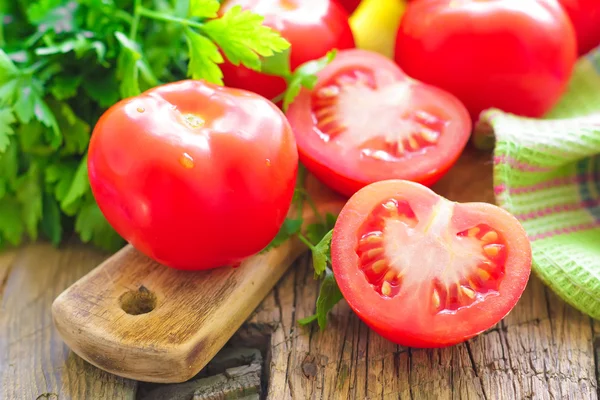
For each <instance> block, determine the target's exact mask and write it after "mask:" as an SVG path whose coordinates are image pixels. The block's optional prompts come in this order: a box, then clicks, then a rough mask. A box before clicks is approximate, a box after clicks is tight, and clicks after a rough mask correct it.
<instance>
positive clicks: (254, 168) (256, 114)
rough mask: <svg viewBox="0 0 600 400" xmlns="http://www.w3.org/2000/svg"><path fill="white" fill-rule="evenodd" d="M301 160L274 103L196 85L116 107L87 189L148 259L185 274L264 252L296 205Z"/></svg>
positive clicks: (97, 147)
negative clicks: (187, 271)
mask: <svg viewBox="0 0 600 400" xmlns="http://www.w3.org/2000/svg"><path fill="white" fill-rule="evenodd" d="M193 116H196V117H199V118H201V119H202V120H195V119H193V118H194V117H193ZM186 118H188V119H186ZM186 121H191V122H186ZM297 162H298V156H297V149H296V144H295V140H294V136H293V134H292V131H291V128H290V126H289V124H288V122H287V120H286V119H285V117H284V115H283V114H282V113H281V111H280V110H279V109H278V108H277V107H276V106H275V105H274V104H273V103H271V102H269V101H267V100H265V99H264V98H262V97H260V96H258V95H256V94H253V93H249V92H246V91H242V90H237V89H230V88H225V87H220V86H216V85H212V84H208V83H205V82H203V81H193V80H186V81H180V82H175V83H170V84H166V85H163V86H159V87H156V88H154V89H151V90H148V91H146V92H144V93H142V94H141V95H140V96H137V97H134V98H130V99H125V100H122V101H120V102H119V103H117V104H116V105H114V106H113V107H111V108H110V109H109V110H108V111H106V113H105V114H103V115H102V117H101V118H100V120H99V121H98V123H97V125H96V126H95V128H94V131H93V134H92V138H91V142H90V146H89V153H88V171H89V178H90V184H91V188H92V191H93V194H94V197H95V198H96V200H97V203H98V205H99V207H100V209H101V211H102V212H103V214H104V215H105V217H106V218H107V220H108V221H109V223H110V224H111V225H112V226H113V227H114V229H115V230H116V231H117V232H118V233H119V234H120V235H121V236H123V237H124V238H125V239H126V240H127V241H129V242H130V243H131V244H132V245H133V246H134V247H135V248H137V249H138V250H139V251H141V252H142V253H144V254H146V255H148V256H149V257H151V258H153V259H154V260H156V261H158V262H159V263H162V264H164V265H167V266H169V267H173V268H176V269H185V270H201V269H210V268H216V267H220V266H225V265H232V264H235V263H238V262H240V261H242V260H243V259H244V258H246V257H248V256H251V255H253V254H255V253H257V252H259V251H260V250H262V249H263V248H264V247H265V246H266V245H267V244H268V243H269V242H270V241H271V240H272V239H273V237H274V236H275V235H276V234H277V232H278V230H279V228H280V226H281V224H282V223H283V221H284V219H285V217H286V214H287V212H288V209H289V207H290V203H291V198H292V195H293V192H294V185H295V179H296V174H297V168H298V166H297Z"/></svg>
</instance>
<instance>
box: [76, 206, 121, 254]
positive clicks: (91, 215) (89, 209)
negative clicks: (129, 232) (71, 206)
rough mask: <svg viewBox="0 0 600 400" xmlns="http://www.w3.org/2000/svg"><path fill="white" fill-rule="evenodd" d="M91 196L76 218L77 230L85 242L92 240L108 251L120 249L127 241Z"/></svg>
mask: <svg viewBox="0 0 600 400" xmlns="http://www.w3.org/2000/svg"><path fill="white" fill-rule="evenodd" d="M89 197H90V198H89V199H88V201H87V202H86V203H85V204H84V205H83V206H82V208H81V210H80V211H79V213H78V214H77V217H76V218H75V231H76V232H77V233H79V236H80V237H81V240H82V241H83V242H84V243H88V242H92V243H93V244H95V245H96V246H98V247H100V248H102V249H104V250H108V251H115V250H118V249H119V248H120V247H122V246H123V244H124V243H125V242H124V240H123V239H122V238H121V237H120V236H119V235H118V234H117V233H116V232H115V231H114V230H113V228H112V227H111V226H110V224H109V223H108V221H106V219H105V218H104V215H102V212H101V211H100V208H98V205H97V204H96V203H95V202H94V201H93V198H91V195H90V196H89Z"/></svg>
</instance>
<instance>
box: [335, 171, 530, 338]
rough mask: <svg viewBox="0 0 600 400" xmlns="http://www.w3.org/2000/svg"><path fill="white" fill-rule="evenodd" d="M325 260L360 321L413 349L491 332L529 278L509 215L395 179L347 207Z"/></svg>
mask: <svg viewBox="0 0 600 400" xmlns="http://www.w3.org/2000/svg"><path fill="white" fill-rule="evenodd" d="M331 258H332V266H333V272H334V275H335V279H336V281H337V283H338V285H339V287H340V290H341V292H342V294H343V295H344V298H345V299H346V300H347V301H348V304H349V305H350V307H351V308H352V309H353V310H354V311H355V312H356V313H357V315H358V316H359V317H360V318H361V319H362V320H363V321H364V322H365V323H366V324H367V325H369V326H370V327H371V328H372V329H373V330H374V331H376V332H377V333H379V334H380V335H382V336H383V337H385V338H387V339H389V340H391V341H393V342H395V343H398V344H401V345H405V346H413V347H442V346H448V345H453V344H456V343H459V342H462V341H464V340H467V339H469V338H471V337H473V336H475V335H477V334H478V333H480V332H482V331H484V330H486V329H488V328H490V327H491V326H493V325H494V324H496V323H497V322H498V321H500V320H501V319H502V318H503V317H504V316H505V315H506V314H507V313H508V312H509V311H510V310H511V309H512V308H513V307H514V305H515V304H516V302H517V300H518V299H519V298H520V296H521V294H522V293H523V290H524V289H525V286H526V284H527V281H528V278H529V275H530V271H531V247H530V244H529V241H528V239H527V236H526V233H525V231H524V230H523V228H522V227H521V225H520V224H519V222H518V221H517V220H516V219H515V218H514V217H513V216H512V215H510V214H509V213H508V212H506V211H504V210H503V209H501V208H499V207H497V206H494V205H491V204H487V203H464V204H461V203H455V202H451V201H449V200H447V199H445V198H443V197H441V196H439V195H437V194H435V193H434V192H433V191H431V190H430V189H428V188H426V187H424V186H422V185H419V184H416V183H412V182H408V181H401V180H388V181H381V182H377V183H374V184H372V185H369V186H367V187H365V188H363V189H361V190H360V191H358V192H357V193H356V194H355V195H354V196H353V197H352V198H351V199H350V200H349V201H348V203H347V204H346V206H345V207H344V209H343V210H342V212H341V214H340V216H339V218H338V221H337V223H336V226H335V228H334V234H333V240H332V244H331Z"/></svg>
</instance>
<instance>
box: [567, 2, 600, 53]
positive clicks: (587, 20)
mask: <svg viewBox="0 0 600 400" xmlns="http://www.w3.org/2000/svg"><path fill="white" fill-rule="evenodd" d="M559 1H560V4H561V5H562V6H563V8H564V9H565V11H566V12H567V14H568V15H569V18H570V19H571V22H572V23H573V27H574V28H575V33H576V35H577V49H578V53H579V55H583V54H587V53H588V52H589V51H590V50H592V49H594V48H595V47H597V46H599V45H600V2H598V1H597V0H559Z"/></svg>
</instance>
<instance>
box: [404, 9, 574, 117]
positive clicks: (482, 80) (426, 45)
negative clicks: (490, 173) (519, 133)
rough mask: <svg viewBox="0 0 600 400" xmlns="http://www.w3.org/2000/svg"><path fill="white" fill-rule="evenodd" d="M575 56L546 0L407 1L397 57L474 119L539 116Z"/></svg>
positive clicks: (566, 27)
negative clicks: (495, 114)
mask: <svg viewBox="0 0 600 400" xmlns="http://www.w3.org/2000/svg"><path fill="white" fill-rule="evenodd" d="M576 57H577V52H576V40H575V33H574V30H573V26H572V24H571V23H570V22H569V20H568V17H567V15H566V14H565V12H564V11H563V10H562V8H561V7H560V5H559V4H558V3H556V2H554V1H550V0H532V1H526V2H516V1H513V2H511V1H477V0H465V1H460V2H456V1H452V0H420V1H414V2H411V3H410V4H409V5H408V7H407V9H406V13H405V14H404V17H403V19H402V22H401V24H400V28H399V30H398V35H397V39H396V55H395V59H396V62H397V63H398V65H400V67H401V68H402V69H404V71H406V73H407V74H409V75H410V76H412V77H414V78H416V79H419V80H421V81H424V82H427V83H430V84H432V85H435V86H438V87H441V88H442V89H445V90H448V91H449V92H450V93H452V94H454V95H456V96H457V97H458V98H459V99H460V100H461V101H462V102H463V103H464V104H465V105H466V106H467V108H468V109H469V112H470V113H471V117H472V118H473V120H477V118H478V117H479V113H480V112H481V111H483V110H485V109H488V108H491V107H495V108H500V109H502V110H504V111H506V112H511V113H515V114H518V115H522V116H528V117H541V116H543V115H544V114H545V113H546V112H547V111H548V110H549V109H550V108H551V107H552V106H553V105H554V104H555V103H556V102H557V101H558V99H559V97H560V96H561V95H562V94H563V92H564V91H565V89H566V86H567V83H568V80H569V78H570V76H571V72H572V69H573V66H574V64H575V61H576Z"/></svg>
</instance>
